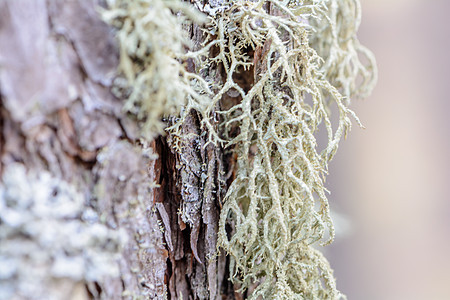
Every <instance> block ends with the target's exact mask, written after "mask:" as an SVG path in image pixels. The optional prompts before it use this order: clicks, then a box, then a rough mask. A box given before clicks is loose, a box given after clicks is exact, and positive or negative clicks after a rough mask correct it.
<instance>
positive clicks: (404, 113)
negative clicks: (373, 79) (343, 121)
mask: <svg viewBox="0 0 450 300" xmlns="http://www.w3.org/2000/svg"><path fill="white" fill-rule="evenodd" d="M361 2H362V9H363V17H362V25H361V27H360V30H359V39H360V41H361V43H362V44H363V45H365V46H367V47H368V48H369V49H371V50H372V51H373V52H374V53H375V56H376V58H377V62H378V68H379V77H378V84H377V86H376V88H375V90H374V92H373V93H372V96H371V97H370V98H368V99H365V100H354V101H353V103H352V108H353V110H354V111H356V113H357V114H358V116H359V117H360V119H361V121H362V122H363V124H364V125H365V127H366V129H364V130H362V129H359V128H358V127H357V126H354V128H353V130H352V132H351V133H350V134H349V137H348V138H347V140H346V141H344V142H342V143H341V146H340V149H339V151H338V153H337V156H336V157H335V159H334V161H333V162H332V163H331V165H330V175H329V176H328V179H327V187H328V188H329V189H330V190H331V195H330V203H331V206H332V209H333V210H334V211H336V212H337V213H339V214H341V215H342V216H344V217H345V220H344V221H345V222H344V223H342V222H339V220H338V225H339V224H341V225H342V224H343V225H350V226H349V227H348V226H344V227H347V229H348V230H346V231H345V232H344V233H343V234H342V235H341V233H340V232H338V233H337V235H338V236H337V238H336V241H335V242H334V243H333V244H332V246H329V247H327V256H328V257H329V259H330V263H331V265H332V267H333V268H334V270H335V275H336V277H337V284H338V288H339V289H340V290H341V291H342V292H344V293H345V294H346V295H347V296H348V298H349V300H361V299H363V300H402V299H408V300H416V299H417V300H419V299H421V300H422V299H427V300H446V299H450V201H449V200H450V199H449V198H450V182H449V179H450V132H449V129H450V117H449V115H448V114H449V112H450V102H449V101H448V97H449V95H450V93H449V90H448V89H449V88H450V57H449V53H450V21H449V15H448V14H449V12H450V1H448V0H361ZM338 217H339V216H338Z"/></svg>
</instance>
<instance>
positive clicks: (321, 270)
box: [108, 0, 376, 299]
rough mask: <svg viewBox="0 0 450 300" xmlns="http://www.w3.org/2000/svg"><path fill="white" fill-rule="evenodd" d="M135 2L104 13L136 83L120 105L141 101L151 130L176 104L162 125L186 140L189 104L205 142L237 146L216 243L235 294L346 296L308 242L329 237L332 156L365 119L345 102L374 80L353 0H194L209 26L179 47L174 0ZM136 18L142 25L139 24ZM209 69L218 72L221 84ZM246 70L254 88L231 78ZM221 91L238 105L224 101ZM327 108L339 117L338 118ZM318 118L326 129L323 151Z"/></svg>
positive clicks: (313, 244)
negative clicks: (190, 66)
mask: <svg viewBox="0 0 450 300" xmlns="http://www.w3.org/2000/svg"><path fill="white" fill-rule="evenodd" d="M197 2H198V1H195V3H197ZM116 3H121V5H120V6H124V5H125V6H127V7H132V4H124V3H128V1H124V0H122V1H116ZM130 3H134V2H133V1H131V2H130ZM136 3H140V4H141V5H142V3H146V4H145V5H146V10H145V11H137V12H134V13H133V14H131V13H130V12H129V11H130V10H128V13H127V14H126V16H127V18H124V14H123V13H122V11H123V8H120V9H119V8H118V9H116V10H114V11H113V13H111V15H110V16H108V19H109V20H115V21H114V22H118V20H121V21H120V23H119V24H118V25H116V26H117V27H119V28H121V29H120V31H119V34H118V36H119V40H120V44H121V57H124V58H123V59H122V62H121V69H122V71H123V73H124V74H125V77H126V78H127V80H128V81H129V82H130V85H131V86H133V91H132V93H131V96H130V98H129V100H128V102H127V104H126V107H127V109H128V110H132V109H135V108H136V103H139V104H140V105H138V108H139V107H140V108H139V109H138V111H137V112H136V113H137V114H138V115H139V116H142V117H143V118H145V119H146V120H147V122H149V124H151V125H148V126H147V127H148V128H147V129H148V130H150V131H152V132H154V133H159V132H160V131H161V123H160V122H159V118H160V117H161V116H162V115H164V114H173V113H174V112H175V111H177V108H179V107H182V106H183V107H184V108H183V112H182V113H181V115H180V118H178V119H177V121H175V124H174V125H172V126H171V127H170V128H167V129H166V130H167V131H169V132H170V134H171V135H172V136H173V137H177V138H178V139H179V140H183V139H187V137H184V136H183V134H182V130H181V127H182V126H181V125H182V124H183V122H184V120H185V119H186V116H187V115H188V114H189V112H190V111H191V110H192V109H194V110H196V111H197V113H198V115H199V116H200V123H201V127H202V129H203V130H204V132H205V134H207V137H208V138H207V143H206V145H207V144H208V143H213V144H215V145H219V144H220V145H222V146H224V147H225V148H226V149H231V150H232V151H234V152H235V153H236V157H237V161H236V167H235V168H236V170H235V176H234V179H233V181H232V183H231V185H230V187H229V189H228V191H227V193H226V196H225V199H224V203H223V207H222V210H221V213H220V221H219V233H218V247H219V248H221V249H224V250H225V251H226V253H227V254H228V255H229V256H230V279H231V280H232V281H233V282H235V283H236V284H237V285H238V286H240V289H241V291H244V290H252V292H251V295H250V296H249V297H250V299H258V298H262V299H340V298H345V297H344V296H343V295H342V294H341V293H340V292H339V291H338V290H337V288H336V283H335V279H334V276H333V272H332V270H331V268H330V266H329V264H328V262H327V260H326V259H325V258H324V256H323V255H322V254H321V253H320V252H319V251H318V250H317V249H316V244H318V243H319V244H320V245H326V244H329V243H330V242H331V241H332V240H333V238H334V228H333V224H332V220H331V218H330V209H329V204H328V200H327V196H326V194H327V190H326V188H325V187H324V179H325V175H326V173H327V169H328V163H329V161H330V160H331V159H332V157H333V155H334V154H335V153H336V150H337V148H338V143H339V141H340V140H341V138H342V137H345V135H346V134H347V132H348V131H349V129H350V128H351V118H353V119H354V120H355V121H356V122H357V123H358V124H359V125H360V126H361V124H360V122H359V120H358V118H357V117H356V116H355V114H354V112H353V111H352V110H350V109H349V108H348V104H349V98H350V97H353V96H366V95H367V94H368V93H369V92H370V91H371V89H372V88H373V86H374V84H375V80H376V66H375V61H374V58H373V55H372V54H371V53H370V51H369V50H367V49H366V48H364V47H363V46H361V45H360V44H359V42H358V40H357V38H356V30H357V28H358V25H359V22H360V5H359V0H341V1H338V0H322V1H321V0H305V1H301V0H300V1H277V0H260V1H245V0H237V1H229V0H223V1H214V7H212V6H213V5H212V4H211V3H210V4H211V5H207V6H201V5H198V7H199V8H200V9H203V10H205V11H206V12H207V13H208V14H209V22H208V23H207V24H206V25H205V26H204V27H203V30H204V36H203V38H204V41H203V44H202V45H201V46H198V47H197V48H198V49H197V51H195V52H184V51H183V50H184V49H185V47H182V46H183V45H187V44H189V43H188V42H187V41H186V40H184V39H180V36H182V34H180V32H181V31H182V29H181V27H180V26H181V25H180V24H181V23H180V22H179V21H177V20H176V19H177V18H176V16H175V15H174V14H173V13H172V12H171V11H170V10H169V9H168V7H170V5H174V6H176V7H182V6H180V2H179V1H162V0H154V1H150V2H149V1H137V2H136ZM149 3H151V5H150V4H149ZM133 5H137V4H133ZM158 5H162V6H166V7H165V8H164V11H165V12H166V14H165V15H163V14H161V15H155V16H154V18H153V19H152V18H149V17H148V16H147V14H148V12H149V11H151V10H154V9H156V7H157V6H158ZM183 7H184V6H183ZM172 9H173V8H172ZM168 19H169V21H168ZM170 20H172V21H170ZM114 22H112V24H115V23H114ZM170 22H173V23H170ZM141 23H145V24H147V25H146V26H143V27H142V28H141V27H139V26H138V24H141ZM130 24H134V25H130ZM149 24H150V25H151V26H150V25H149ZM170 24H171V25H170ZM131 27H132V28H134V29H133V30H131V29H130V28H131ZM143 41H145V43H143ZM162 41H164V42H162ZM165 41H167V42H165ZM142 45H148V46H145V47H144V48H143V49H141V48H142V47H143V46H142ZM173 45H178V46H176V47H175V48H172V47H173ZM169 46H170V48H167V47H169ZM130 53H132V54H133V57H132V59H131V58H130V55H131V54H130ZM155 53H157V54H155ZM360 56H361V57H360ZM187 59H191V60H192V61H193V62H194V65H195V69H196V71H197V72H198V74H200V75H194V74H193V73H189V72H187V71H186V70H185V68H184V66H183V64H182V63H181V62H183V61H186V60H187ZM211 70H216V71H217V70H222V71H223V72H222V73H223V74H224V75H222V78H223V80H219V81H218V80H217V78H218V76H217V74H211V73H210V72H211ZM252 70H253V76H254V78H253V81H254V82H253V84H252V85H251V87H250V88H247V87H243V86H242V84H240V82H239V80H237V79H236V78H237V77H238V76H239V74H240V73H242V72H244V71H246V72H249V71H252ZM219 77H220V76H219ZM174 82H176V84H175V85H174ZM211 91H214V94H212V93H211ZM144 96H145V97H144ZM225 97H228V98H229V97H231V98H234V99H235V104H234V105H232V106H231V107H229V106H228V107H227V108H221V107H225V105H222V104H223V103H222V101H223V99H224V98H225ZM144 98H145V99H148V100H145V101H142V99H144ZM205 98H208V101H205ZM331 111H335V112H336V113H337V114H338V121H337V124H336V125H333V124H332V121H331ZM155 124H156V125H155ZM320 126H322V127H323V128H325V130H326V135H327V143H326V145H325V146H324V147H322V148H320V146H319V145H318V142H317V132H318V130H319V127H320ZM206 145H205V147H206ZM177 150H178V151H182V149H181V147H179V148H178V149H177ZM227 224H229V225H231V228H232V230H231V231H230V230H229V229H228V228H227V227H228V226H226V225H227Z"/></svg>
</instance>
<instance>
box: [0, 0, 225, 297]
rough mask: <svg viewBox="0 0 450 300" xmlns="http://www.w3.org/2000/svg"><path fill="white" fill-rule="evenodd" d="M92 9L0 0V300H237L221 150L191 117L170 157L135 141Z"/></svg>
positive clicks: (105, 31)
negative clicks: (224, 232) (221, 248)
mask: <svg viewBox="0 0 450 300" xmlns="http://www.w3.org/2000/svg"><path fill="white" fill-rule="evenodd" d="M98 4H99V3H97V2H96V1H94V0H83V1H58V0H48V1H44V0H37V1H25V0H14V1H0V116H1V117H0V133H1V134H0V155H1V160H0V174H1V181H0V299H99V298H100V299H122V298H125V299H136V298H138V299H140V298H143V299H163V298H165V297H167V298H169V299H219V298H220V299H234V292H233V287H232V286H231V285H230V283H229V282H228V280H227V279H228V274H227V267H226V257H225V255H220V256H217V255H216V241H217V224H218V216H219V210H220V201H221V197H222V196H223V194H222V191H223V190H224V186H225V178H224V174H225V173H226V172H228V170H227V168H228V167H227V164H226V163H225V161H226V160H227V159H225V158H226V156H225V155H224V154H223V151H222V150H221V149H219V148H215V147H213V146H211V145H209V146H207V147H206V148H205V147H203V145H204V143H205V140H203V138H201V134H200V133H201V132H200V129H199V123H198V117H197V116H196V115H195V114H194V113H192V114H191V115H190V116H189V118H188V120H187V122H186V123H185V125H184V127H183V131H184V132H186V133H187V132H193V133H196V135H197V136H200V137H197V138H192V140H191V141H190V143H189V144H186V145H185V148H184V150H183V152H182V153H181V154H180V153H177V152H176V151H173V150H172V147H171V145H172V142H173V141H172V140H171V137H170V136H168V137H160V138H158V139H156V140H155V141H153V142H151V143H149V142H145V141H141V140H139V132H138V125H137V123H136V121H135V120H133V118H132V117H130V116H128V115H127V114H126V113H124V112H123V110H122V106H123V99H118V98H116V97H115V96H114V95H113V94H112V93H111V86H112V82H113V80H114V76H115V73H116V70H117V67H118V49H117V45H116V41H115V39H114V36H113V33H112V30H111V28H110V27H109V26H108V25H106V24H105V23H103V22H102V21H101V19H100V16H99V14H98V12H97V10H96V5H98ZM193 39H194V41H195V40H196V39H197V40H196V42H200V40H199V39H200V35H199V34H196V31H195V29H194V31H193ZM154 154H157V157H158V158H156V156H155V155H154ZM180 208H183V211H184V212H187V213H186V214H185V215H188V216H189V217H190V218H191V222H190V224H191V225H189V224H185V223H184V222H183V220H182V219H181V218H180V216H179V214H178V211H179V209H180Z"/></svg>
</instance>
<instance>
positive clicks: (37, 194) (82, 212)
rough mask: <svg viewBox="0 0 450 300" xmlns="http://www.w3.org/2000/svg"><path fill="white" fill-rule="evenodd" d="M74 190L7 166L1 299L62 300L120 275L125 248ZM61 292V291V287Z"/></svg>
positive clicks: (2, 188) (1, 187)
mask: <svg viewBox="0 0 450 300" xmlns="http://www.w3.org/2000/svg"><path fill="white" fill-rule="evenodd" d="M85 203H86V199H85V196H84V195H83V193H82V192H81V191H78V190H77V189H76V188H75V186H74V185H71V184H70V183H68V182H66V181H64V180H62V179H60V178H56V177H54V176H52V175H51V174H50V173H48V172H45V171H41V172H39V173H38V172H36V171H26V169H25V166H24V165H22V164H19V163H11V164H9V165H8V166H7V167H6V169H5V172H4V173H3V177H2V178H1V180H0V240H1V243H0V299H65V298H66V297H68V296H69V295H72V294H71V293H74V292H75V291H74V290H72V289H76V288H77V286H78V285H81V287H82V288H81V290H83V289H84V288H83V286H84V284H88V285H89V283H91V284H92V285H94V282H96V281H97V282H104V281H107V280H108V279H111V278H114V277H116V276H118V275H119V265H118V263H117V261H118V260H119V257H120V251H121V245H123V244H124V243H125V242H126V234H125V233H124V232H123V231H122V230H113V229H110V228H108V227H107V226H106V225H105V224H103V223H102V222H101V220H100V216H99V215H98V214H97V213H96V212H95V211H94V210H93V209H92V208H86V207H85V206H84V205H85ZM61 286H64V287H65V288H63V289H61V288H60V287H61Z"/></svg>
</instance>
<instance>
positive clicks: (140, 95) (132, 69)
mask: <svg viewBox="0 0 450 300" xmlns="http://www.w3.org/2000/svg"><path fill="white" fill-rule="evenodd" d="M101 15H102V18H103V20H104V21H105V22H106V23H108V24H111V25H112V26H113V27H115V28H116V29H117V34H116V36H117V39H118V43H119V52H120V65H119V71H120V72H121V75H122V76H123V77H118V78H117V79H116V85H115V88H116V91H117V90H125V92H123V93H122V94H125V95H124V96H125V97H126V98H127V101H126V103H125V105H124V110H125V111H127V112H130V113H131V114H133V115H135V116H136V117H137V119H138V120H139V121H141V125H142V126H141V132H142V136H143V137H144V138H146V139H148V140H152V139H153V138H154V137H155V136H157V135H159V134H161V133H163V132H164V126H165V125H164V123H163V122H161V118H163V117H166V116H170V115H177V114H179V112H180V109H181V107H183V106H184V105H185V104H186V99H188V98H190V97H192V98H194V99H195V100H196V102H199V103H201V102H202V101H203V100H202V94H204V93H208V91H209V89H208V85H207V84H206V83H205V82H204V81H203V79H202V78H201V77H200V76H198V75H196V74H195V73H192V72H188V71H187V70H186V66H185V64H183V63H181V62H180V59H183V58H185V54H186V52H187V49H189V47H191V40H190V39H189V38H188V36H187V33H186V31H185V30H184V29H183V26H184V25H186V24H189V23H192V22H195V23H203V22H205V21H206V19H205V16H204V15H203V14H201V13H200V12H198V11H197V10H195V9H194V8H193V7H192V6H190V5H188V4H187V3H184V2H182V1H164V0H139V1H129V0H107V9H101ZM121 79H122V80H121ZM123 79H124V80H123ZM118 93H120V91H119V92H118ZM120 96H123V95H120Z"/></svg>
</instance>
